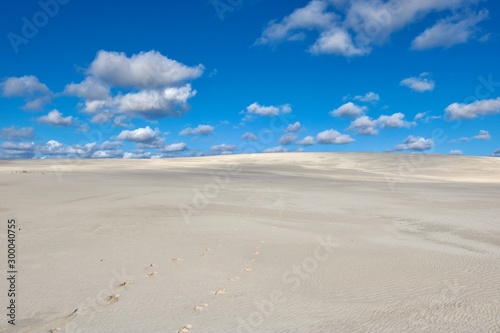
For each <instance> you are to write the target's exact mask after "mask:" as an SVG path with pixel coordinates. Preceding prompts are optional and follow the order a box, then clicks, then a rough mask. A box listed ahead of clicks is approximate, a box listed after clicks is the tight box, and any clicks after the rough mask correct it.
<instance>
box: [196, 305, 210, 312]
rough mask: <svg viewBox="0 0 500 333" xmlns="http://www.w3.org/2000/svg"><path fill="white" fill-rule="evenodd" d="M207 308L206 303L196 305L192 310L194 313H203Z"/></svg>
mask: <svg viewBox="0 0 500 333" xmlns="http://www.w3.org/2000/svg"><path fill="white" fill-rule="evenodd" d="M207 306H208V304H207V303H205V304H203V305H197V306H195V307H194V310H195V311H196V312H203V310H205V308H206V307H207Z"/></svg>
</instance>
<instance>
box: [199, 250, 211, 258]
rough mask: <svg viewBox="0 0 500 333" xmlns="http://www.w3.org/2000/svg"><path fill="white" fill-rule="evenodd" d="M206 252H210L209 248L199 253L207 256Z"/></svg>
mask: <svg viewBox="0 0 500 333" xmlns="http://www.w3.org/2000/svg"><path fill="white" fill-rule="evenodd" d="M208 252H210V249H205V251H203V253H202V254H201V255H202V256H204V257H205V256H208Z"/></svg>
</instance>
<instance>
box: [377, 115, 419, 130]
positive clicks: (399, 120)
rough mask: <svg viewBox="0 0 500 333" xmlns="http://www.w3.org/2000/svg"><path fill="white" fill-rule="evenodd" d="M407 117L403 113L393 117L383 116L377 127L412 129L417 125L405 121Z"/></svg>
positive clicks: (378, 120)
mask: <svg viewBox="0 0 500 333" xmlns="http://www.w3.org/2000/svg"><path fill="white" fill-rule="evenodd" d="M404 118H405V115H404V114H402V113H401V112H398V113H394V114H393V115H391V116H386V115H382V116H380V117H379V118H378V119H377V125H378V126H380V127H381V128H402V127H407V128H408V127H411V126H413V125H416V124H415V123H413V122H412V123H410V122H407V121H406V120H404Z"/></svg>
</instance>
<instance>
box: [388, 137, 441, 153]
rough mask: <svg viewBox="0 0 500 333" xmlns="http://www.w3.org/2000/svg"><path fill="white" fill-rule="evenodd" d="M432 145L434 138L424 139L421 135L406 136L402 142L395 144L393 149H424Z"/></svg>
mask: <svg viewBox="0 0 500 333" xmlns="http://www.w3.org/2000/svg"><path fill="white" fill-rule="evenodd" d="M432 147H434V140H432V139H425V138H423V137H421V136H417V137H415V136H412V135H410V136H408V137H407V138H406V139H405V141H404V142H403V143H402V144H399V145H397V146H396V147H395V148H394V150H412V151H425V150H429V149H431V148H432Z"/></svg>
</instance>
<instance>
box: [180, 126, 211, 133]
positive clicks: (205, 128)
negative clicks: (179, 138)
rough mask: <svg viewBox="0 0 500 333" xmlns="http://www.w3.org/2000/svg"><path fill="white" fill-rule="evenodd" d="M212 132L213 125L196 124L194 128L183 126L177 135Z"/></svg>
mask: <svg viewBox="0 0 500 333" xmlns="http://www.w3.org/2000/svg"><path fill="white" fill-rule="evenodd" d="M213 132H214V127H213V126H210V125H198V127H195V128H191V127H188V128H185V129H183V130H182V131H180V133H179V135H209V134H212V133H213Z"/></svg>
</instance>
